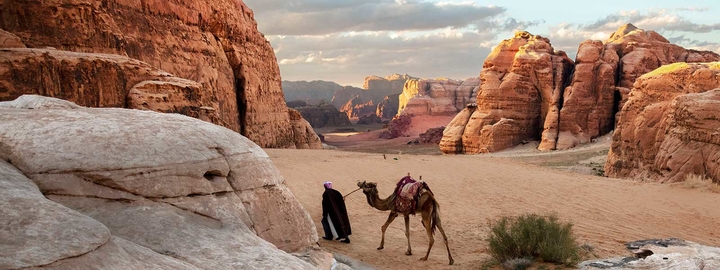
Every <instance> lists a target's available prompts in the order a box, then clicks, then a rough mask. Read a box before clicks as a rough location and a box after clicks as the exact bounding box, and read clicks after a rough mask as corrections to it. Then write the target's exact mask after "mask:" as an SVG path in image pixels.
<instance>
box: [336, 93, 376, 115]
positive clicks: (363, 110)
mask: <svg viewBox="0 0 720 270" xmlns="http://www.w3.org/2000/svg"><path fill="white" fill-rule="evenodd" d="M376 110H377V106H375V104H374V103H373V101H372V100H368V101H365V100H364V99H363V98H362V97H360V96H355V97H354V98H352V99H350V100H349V101H348V102H347V103H346V104H345V105H343V106H342V107H341V108H340V111H341V112H344V113H345V114H347V116H348V118H351V119H355V118H360V117H363V116H368V115H371V114H375V112H376Z"/></svg>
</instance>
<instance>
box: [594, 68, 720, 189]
mask: <svg viewBox="0 0 720 270" xmlns="http://www.w3.org/2000/svg"><path fill="white" fill-rule="evenodd" d="M719 87H720V62H714V63H709V64H707V63H706V64H687V63H676V64H671V65H666V66H662V67H661V68H659V69H656V70H655V71H653V72H650V73H648V74H645V75H643V76H641V77H640V78H638V79H637V81H635V84H634V86H633V89H632V90H631V91H630V95H629V98H628V101H627V103H626V104H625V106H623V109H622V110H621V111H620V113H619V114H618V124H617V129H616V131H615V133H614V134H613V142H612V146H611V149H610V153H609V154H608V160H607V163H606V165H605V174H606V175H607V176H610V177H645V178H647V179H655V180H658V181H663V182H664V181H669V182H676V181H681V180H683V179H684V177H685V175H686V174H697V175H704V176H706V177H710V178H712V179H713V181H715V182H720V135H719V134H718V130H720V110H719V109H718V108H720V89H717V88H719Z"/></svg>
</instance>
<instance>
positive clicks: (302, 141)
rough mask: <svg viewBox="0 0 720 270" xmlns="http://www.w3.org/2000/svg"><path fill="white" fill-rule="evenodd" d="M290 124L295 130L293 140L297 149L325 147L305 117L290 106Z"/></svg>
mask: <svg viewBox="0 0 720 270" xmlns="http://www.w3.org/2000/svg"><path fill="white" fill-rule="evenodd" d="M288 115H289V116H290V124H291V125H292V130H293V136H294V138H293V140H294V141H295V147H296V148H297V149H323V147H322V142H321V141H320V137H319V136H318V135H317V134H316V133H315V130H313V128H312V126H310V123H309V122H308V121H307V120H305V119H303V117H302V115H301V114H300V112H299V111H297V110H295V109H290V108H288Z"/></svg>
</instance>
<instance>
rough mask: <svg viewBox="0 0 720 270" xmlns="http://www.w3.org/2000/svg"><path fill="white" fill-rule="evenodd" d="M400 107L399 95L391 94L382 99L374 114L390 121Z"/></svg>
mask: <svg viewBox="0 0 720 270" xmlns="http://www.w3.org/2000/svg"><path fill="white" fill-rule="evenodd" d="M399 106H400V94H392V95H389V96H386V97H385V98H383V101H382V102H380V104H378V106H377V110H376V111H375V114H376V115H377V116H379V117H380V118H381V119H392V118H393V117H395V115H397V112H398V107H399Z"/></svg>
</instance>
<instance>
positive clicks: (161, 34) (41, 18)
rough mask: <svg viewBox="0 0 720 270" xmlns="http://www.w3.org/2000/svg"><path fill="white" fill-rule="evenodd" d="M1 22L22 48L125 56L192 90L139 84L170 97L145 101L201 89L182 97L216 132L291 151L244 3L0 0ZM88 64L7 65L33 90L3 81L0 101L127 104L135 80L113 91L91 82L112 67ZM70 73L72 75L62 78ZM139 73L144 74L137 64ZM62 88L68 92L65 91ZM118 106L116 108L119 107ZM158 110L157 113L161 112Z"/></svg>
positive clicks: (276, 90)
mask: <svg viewBox="0 0 720 270" xmlns="http://www.w3.org/2000/svg"><path fill="white" fill-rule="evenodd" d="M0 17H2V20H0V28H2V29H4V30H6V31H8V32H10V33H13V34H15V35H16V36H18V37H19V40H20V41H21V42H22V43H24V45H25V46H27V47H30V48H45V47H54V48H56V49H57V50H61V51H73V52H77V53H104V54H115V55H120V56H125V57H127V58H132V59H137V60H140V61H142V62H145V63H147V64H148V66H150V67H154V69H156V70H163V71H166V72H167V73H168V74H174V75H175V76H177V77H178V78H183V79H187V80H189V81H193V82H196V83H194V84H193V85H192V86H190V88H189V89H180V88H182V87H184V86H183V85H178V84H176V83H161V85H153V84H145V85H144V86H145V87H146V88H143V89H138V90H140V91H141V92H142V91H145V90H148V89H153V90H160V91H165V90H167V89H174V90H172V91H171V92H169V93H156V92H153V91H150V92H143V93H140V95H139V96H140V97H141V98H140V99H141V100H143V102H144V100H149V99H159V98H161V97H162V96H163V95H165V94H167V95H168V96H175V94H176V93H177V92H175V91H181V90H182V91H186V92H188V93H193V92H197V91H200V92H202V95H201V96H200V97H196V96H192V95H189V96H188V97H186V99H188V100H191V101H192V102H191V103H192V106H194V107H198V106H196V105H201V106H199V107H198V108H200V107H205V108H202V109H200V111H198V112H196V113H197V114H208V115H217V117H219V120H218V124H221V125H223V126H226V127H228V128H230V129H232V130H235V131H239V132H240V133H241V134H243V135H245V136H246V137H248V138H249V139H251V140H252V141H254V142H256V143H258V144H259V145H260V146H262V147H291V146H293V145H294V142H293V141H292V137H293V134H292V132H291V127H290V120H289V118H288V114H287V108H286V106H285V104H284V100H283V93H282V89H281V83H280V71H279V68H278V65H277V60H276V58H275V54H274V52H273V49H272V47H271V46H270V44H269V42H268V41H267V40H266V39H265V38H264V37H263V35H262V34H261V33H260V32H258V30H257V25H256V22H255V20H254V18H253V12H252V11H251V10H250V9H249V8H248V7H247V6H245V4H244V3H243V2H242V1H236V0H199V1H183V2H172V3H168V2H167V1H158V0H150V1H125V0H110V1H88V0H78V1H52V2H48V1H34V2H28V1H19V0H10V1H2V2H0ZM6 37H7V35H6V34H5V32H2V33H0V41H2V42H1V43H0V44H2V46H4V47H21V46H19V43H18V42H17V40H14V39H7V38H6ZM12 40H14V41H12ZM36 52H37V51H36ZM38 53H39V52H38ZM39 54H41V55H42V53H39ZM51 54H53V53H51ZM53 57H54V58H55V59H58V57H57V56H56V55H53ZM93 57H94V56H93V55H91V54H88V55H87V57H86V56H80V55H78V58H79V59H78V60H76V61H74V62H75V63H76V64H75V67H74V68H69V67H65V66H64V63H63V62H52V61H53V60H52V59H49V60H45V59H37V60H38V61H40V60H42V61H41V62H32V61H31V62H28V63H24V64H23V65H22V66H14V67H12V68H11V69H12V70H10V71H5V72H10V73H14V74H18V73H20V72H24V71H32V73H30V74H27V75H24V76H28V78H29V79H32V80H31V81H32V82H34V83H37V84H35V85H32V87H16V88H10V87H8V86H7V82H2V83H0V87H3V90H5V91H4V92H3V91H0V94H2V96H0V100H12V99H14V98H16V97H18V96H20V95H22V94H27V93H31V94H43V95H52V96H57V97H61V98H65V99H69V100H70V101H74V102H77V103H78V104H80V105H83V106H99V107H114V106H120V107H125V106H121V105H125V100H126V99H127V97H126V95H127V94H128V93H129V92H130V90H131V89H132V87H133V86H135V84H137V83H140V82H141V81H137V82H134V83H132V84H131V83H129V82H125V83H123V82H122V76H118V78H117V80H120V82H121V85H118V84H115V83H116V82H117V80H116V81H113V80H111V81H109V82H105V81H104V79H108V78H103V77H99V78H94V77H89V76H87V75H90V74H101V73H103V72H104V71H103V70H105V69H118V67H116V66H114V65H113V64H112V63H98V62H97V61H96V60H88V61H85V60H82V59H85V58H93ZM41 64H46V65H49V66H41ZM95 65H100V66H95ZM103 65H104V66H103ZM41 67H42V68H41ZM72 70H79V72H78V73H72V72H70V73H62V72H69V71H72ZM137 72H139V73H143V72H146V71H145V70H144V66H143V67H141V69H140V70H137ZM76 75H77V76H76ZM29 76H36V77H35V78H30V77H29ZM51 76H57V77H51ZM2 78H7V77H5V76H3V77H2ZM58 78H61V79H60V80H57V79H58ZM110 79H112V78H110ZM71 81H75V82H71ZM58 84H60V85H62V86H58ZM68 85H74V86H76V87H74V88H67V87H65V86H68ZM109 89H115V90H113V91H115V92H113V93H110V92H109V91H110V90H109ZM58 90H60V91H58ZM100 93H102V94H100ZM183 93H185V92H183ZM118 100H120V101H122V102H120V103H119V104H118V103H117V102H118ZM163 102H165V101H163ZM172 102H175V101H170V102H169V103H172ZM166 105H167V104H166ZM164 106H165V105H163V106H160V108H161V109H163V108H167V107H164ZM208 117H210V116H208Z"/></svg>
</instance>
